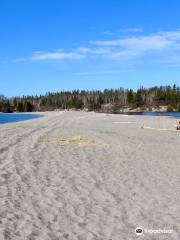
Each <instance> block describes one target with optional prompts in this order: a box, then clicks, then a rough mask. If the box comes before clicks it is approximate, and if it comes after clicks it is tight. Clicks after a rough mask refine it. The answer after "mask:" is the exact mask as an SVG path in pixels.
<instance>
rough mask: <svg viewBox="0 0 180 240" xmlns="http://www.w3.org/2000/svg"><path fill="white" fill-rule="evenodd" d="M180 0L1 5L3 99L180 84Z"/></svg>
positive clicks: (49, 0)
mask: <svg viewBox="0 0 180 240" xmlns="http://www.w3.org/2000/svg"><path fill="white" fill-rule="evenodd" d="M179 9H180V1H179V0H173V1H170V0H167V1H165V0H151V1H145V0H86V1H85V0H77V1H76V0H31V1H24V0H1V1H0V31H1V37H0V93H2V94H5V95H6V96H15V95H23V94H45V93H46V92H48V91H60V90H72V89H89V90H92V89H104V88H119V87H125V88H126V87H127V88H134V89H136V88H138V87H139V86H141V85H143V86H145V87H150V86H154V85H166V84H174V83H176V84H178V85H180V14H179Z"/></svg>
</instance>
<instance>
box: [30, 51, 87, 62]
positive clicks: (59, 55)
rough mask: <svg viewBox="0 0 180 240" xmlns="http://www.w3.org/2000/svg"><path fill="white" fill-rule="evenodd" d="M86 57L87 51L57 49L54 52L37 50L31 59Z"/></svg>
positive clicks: (75, 58)
mask: <svg viewBox="0 0 180 240" xmlns="http://www.w3.org/2000/svg"><path fill="white" fill-rule="evenodd" d="M84 57H85V53H83V52H81V51H79V52H76V51H74V52H65V51H64V50H57V51H54V52H35V53H33V55H32V57H31V58H30V59H31V60H36V61H41V60H65V59H68V60H78V59H82V58H84Z"/></svg>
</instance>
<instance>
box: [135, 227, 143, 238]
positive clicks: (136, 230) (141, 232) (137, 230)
mask: <svg viewBox="0 0 180 240" xmlns="http://www.w3.org/2000/svg"><path fill="white" fill-rule="evenodd" d="M135 233H136V235H139V236H140V235H142V234H143V229H142V228H141V227H137V228H136V229H135Z"/></svg>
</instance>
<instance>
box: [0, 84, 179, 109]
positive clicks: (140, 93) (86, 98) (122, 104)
mask: <svg viewBox="0 0 180 240" xmlns="http://www.w3.org/2000/svg"><path fill="white" fill-rule="evenodd" d="M160 106H165V107H167V111H180V87H178V86H176V85H174V86H161V87H152V88H143V87H141V88H139V89H138V90H137V91H134V90H132V89H124V88H119V89H110V90H108V89H105V90H104V91H78V90H76V91H62V92H56V93H47V94H46V95H44V96H42V95H40V96H23V97H13V98H6V97H4V96H3V95H0V112H32V111H53V110H57V109H59V110H64V109H75V110H84V109H85V110H87V111H99V112H114V113H118V112H121V111H123V110H124V109H126V110H127V109H129V110H133V109H134V110H137V108H138V110H142V111H145V110H148V111H151V110H152V109H153V108H156V109H158V108H159V107H160Z"/></svg>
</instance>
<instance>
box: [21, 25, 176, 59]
mask: <svg viewBox="0 0 180 240" xmlns="http://www.w3.org/2000/svg"><path fill="white" fill-rule="evenodd" d="M126 31H131V32H133V31H134V32H138V31H139V32H140V29H138V28H137V29H126ZM91 57H98V58H102V59H104V58H105V59H111V60H117V61H124V62H128V61H130V60H138V59H140V60H143V59H145V58H146V60H148V61H149V60H151V59H153V58H154V59H155V58H156V59H158V60H159V61H160V60H163V61H164V60H165V59H166V58H167V59H169V60H171V59H172V61H174V62H175V61H178V62H179V59H180V29H178V30H177V31H166V32H157V33H154V34H152V35H144V34H138V36H137V35H134V36H128V37H121V38H115V39H110V40H97V41H90V42H88V43H87V44H86V45H85V46H79V47H78V48H76V49H74V50H72V51H67V50H65V49H59V50H55V51H49V52H46V51H43V52H42V51H41V52H40V51H38V52H34V53H33V54H32V56H31V57H29V58H26V59H24V58H23V61H27V60H28V61H29V60H30V61H45V60H59V61H63V60H81V59H85V58H91ZM17 61H18V60H17Z"/></svg>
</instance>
